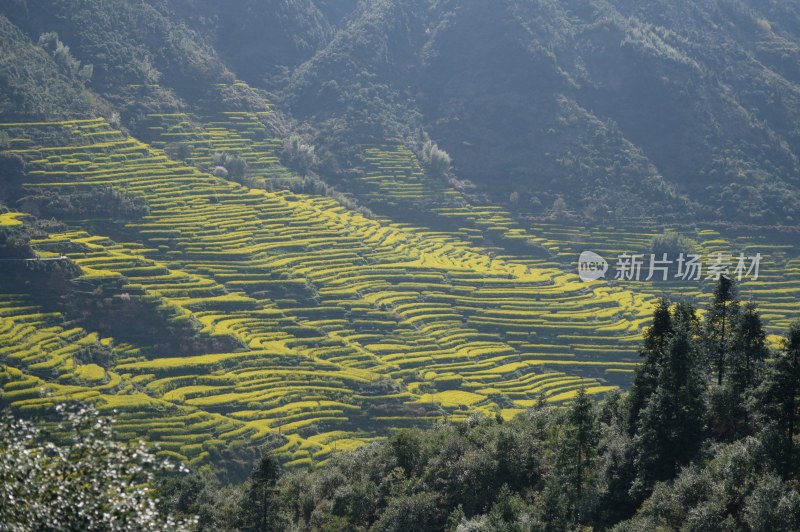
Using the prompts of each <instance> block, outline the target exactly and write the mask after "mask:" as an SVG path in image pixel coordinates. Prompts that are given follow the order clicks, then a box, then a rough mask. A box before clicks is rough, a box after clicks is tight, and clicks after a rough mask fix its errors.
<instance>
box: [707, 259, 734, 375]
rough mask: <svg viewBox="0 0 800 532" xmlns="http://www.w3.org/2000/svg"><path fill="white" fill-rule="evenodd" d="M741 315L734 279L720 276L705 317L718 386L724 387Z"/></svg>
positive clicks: (712, 364)
mask: <svg viewBox="0 0 800 532" xmlns="http://www.w3.org/2000/svg"><path fill="white" fill-rule="evenodd" d="M738 313H739V301H738V300H737V299H736V285H735V284H734V282H733V280H732V279H729V278H728V277H725V276H724V275H723V276H720V278H719V281H718V282H717V286H716V288H714V299H713V300H712V302H711V306H710V307H709V308H708V311H707V312H706V317H705V328H706V342H707V344H708V345H707V349H708V353H709V355H710V362H711V363H710V366H711V368H712V371H714V372H715V373H716V375H717V384H718V385H720V386H721V385H722V379H723V378H724V376H725V367H726V365H727V363H728V361H727V353H728V352H729V351H730V347H731V333H730V331H731V330H732V329H733V326H734V324H735V321H736V318H737V316H738Z"/></svg>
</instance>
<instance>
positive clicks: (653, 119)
mask: <svg viewBox="0 0 800 532" xmlns="http://www.w3.org/2000/svg"><path fill="white" fill-rule="evenodd" d="M2 14H3V15H4V16H6V17H7V18H8V19H9V20H10V21H11V23H13V24H14V25H15V26H16V27H17V29H18V30H21V31H22V32H24V33H25V34H26V35H28V37H29V39H31V41H32V42H33V43H35V42H37V41H38V39H39V37H40V35H42V34H45V33H48V32H56V33H57V34H58V38H59V39H60V41H61V42H63V44H64V45H65V46H66V47H68V48H69V52H70V53H71V54H72V56H73V57H74V58H75V59H76V60H77V61H82V62H83V63H84V65H86V64H91V65H92V67H93V72H92V75H91V78H90V79H89V78H86V79H84V80H83V81H84V82H85V83H86V86H87V87H88V89H90V90H91V91H93V92H94V93H96V94H99V95H101V96H102V97H103V98H105V99H107V100H108V101H109V102H111V103H112V104H113V105H114V106H115V107H116V109H117V110H118V111H119V112H121V114H122V117H123V121H124V123H125V124H126V125H128V126H129V127H131V128H132V130H133V131H135V130H136V127H137V118H140V117H141V115H142V114H143V113H147V112H156V111H158V112H165V111H169V110H177V109H202V108H203V106H206V107H208V106H209V105H219V104H220V101H219V98H218V97H212V96H211V95H210V94H209V91H208V88H209V87H210V86H212V85H213V84H219V83H227V82H230V81H232V80H233V79H234V78H235V77H238V78H241V79H243V80H245V81H247V82H248V83H249V84H250V86H252V87H253V88H255V89H256V90H260V89H263V90H269V91H272V92H273V93H274V95H276V96H278V97H279V98H278V101H279V102H281V103H282V105H281V110H282V111H283V112H285V113H287V114H289V115H291V116H292V117H293V118H294V119H296V120H299V121H301V122H306V123H307V126H306V128H307V129H308V130H309V131H310V132H311V134H312V136H313V137H314V139H315V142H316V144H317V145H318V146H317V147H318V151H319V152H320V153H325V154H327V155H329V156H330V157H329V158H327V159H325V160H326V161H327V162H328V166H327V167H326V168H324V170H325V173H326V175H327V178H328V179H330V180H333V181H336V180H337V179H344V181H345V182H344V184H342V185H341V186H342V187H344V188H347V186H348V184H347V179H346V176H345V175H340V174H341V166H342V165H341V164H340V165H337V164H335V163H336V161H338V162H339V163H345V164H344V166H348V165H349V166H352V165H353V164H354V163H355V160H354V159H353V155H354V149H353V146H354V145H357V144H370V143H382V142H385V141H387V140H389V141H402V142H405V143H407V144H408V145H409V146H411V147H414V146H420V145H421V143H422V140H423V135H426V134H427V135H429V136H430V137H431V138H432V139H433V140H434V141H436V142H437V143H438V144H439V145H440V146H441V147H442V148H444V149H445V150H446V151H447V152H449V154H450V155H451V156H452V158H453V161H454V168H453V171H454V173H455V175H456V176H457V177H458V178H459V179H462V180H464V179H465V180H470V181H472V182H474V183H475V184H476V185H477V186H478V187H479V189H480V190H481V191H483V192H486V194H488V196H489V197H490V198H491V199H492V200H493V201H495V202H500V203H505V204H509V203H512V202H513V206H514V208H515V209H516V210H518V211H520V212H521V213H524V214H531V215H543V214H547V213H548V212H549V211H550V210H551V208H552V206H553V202H554V200H555V199H556V198H557V197H560V196H561V197H563V198H564V199H565V201H566V207H567V209H568V210H569V211H571V212H572V213H574V214H575V215H577V216H579V217H583V218H586V219H590V220H601V219H604V218H608V217H609V216H614V217H619V216H628V217H635V216H639V215H647V216H651V215H655V216H662V217H667V219H669V218H670V217H671V218H672V219H678V220H681V221H686V220H687V218H688V219H689V220H694V219H698V218H699V219H705V220H716V219H722V220H728V221H738V222H745V223H755V224H776V223H779V224H790V225H791V224H792V223H794V222H796V220H797V216H798V213H797V205H798V204H800V201H798V200H799V199H800V198H799V197H798V193H797V187H798V181H797V176H798V173H800V172H799V170H800V168H799V165H800V163H798V155H799V154H798V150H799V149H800V148H798V146H799V145H800V137H799V136H798V135H800V134H798V132H797V128H796V123H797V122H798V118H800V116H798V114H799V113H800V93H799V92H798V86H797V83H798V82H799V81H800V78H799V77H800V65H798V49H799V48H798V46H800V43H798V35H800V33H799V32H800V21H798V13H797V8H796V7H793V6H792V5H791V3H789V4H787V3H785V2H768V3H767V2H750V3H747V2H741V1H739V0H735V1H734V0H725V1H722V0H719V1H713V2H705V3H703V4H697V3H694V2H683V1H677V0H670V1H666V2H657V3H644V4H643V3H641V2H625V1H618V2H605V1H583V0H568V1H563V2H555V1H528V0H514V1H504V2H494V3H489V2H483V1H477V0H476V1H437V2H433V1H428V0H412V1H389V0H374V1H364V2H360V3H356V2H336V3H334V2H314V1H312V0H298V1H292V2H270V1H255V0H252V1H251V0H248V1H246V2H239V3H237V4H236V5H235V6H227V5H225V6H223V4H222V3H220V2H213V1H200V0H181V1H179V2H160V1H156V0H150V1H145V0H138V1H136V2H97V1H88V0H85V1H78V0H74V1H64V0H60V1H56V0H47V1H45V2H36V3H32V2H26V1H25V0H5V1H4V2H3V7H2ZM4 35H7V36H6V37H5V38H6V39H11V40H15V41H18V40H19V38H20V35H19V33H18V32H17V31H13V30H12V29H11V27H10V26H8V27H6V28H5V30H4ZM39 61H40V62H41V61H45V58H44V57H42V58H39ZM28 68H30V67H28ZM51 68H52V67H51ZM42 69H45V67H42ZM62 70H63V67H62ZM43 72H44V70H43ZM73 74H77V72H75V73H72V72H61V73H60V77H62V78H63V77H67V78H70V77H71V78H75V77H76V75H73ZM37 75H44V74H39V73H38V72H37ZM4 76H5V77H6V78H8V81H6V83H19V80H18V78H19V74H18V73H14V72H13V70H9V71H7V72H6V73H5V75H4ZM15 79H17V81H14V80H15ZM80 81H81V80H80V79H77V80H76V81H75V82H80ZM45 83H46V84H50V83H55V81H54V80H47V81H45ZM142 86H144V88H142ZM36 90H37V89H36V88H35V87H34V86H33V85H31V86H28V87H26V88H23V89H18V92H19V91H22V93H24V92H25V91H29V92H30V93H31V94H35V92H36ZM52 93H53V94H56V93H57V94H58V97H59V98H62V99H63V98H70V99H71V100H72V101H71V102H70V103H68V104H61V105H60V106H61V108H62V109H63V108H65V105H66V106H69V107H70V108H72V109H74V110H76V111H78V110H85V105H86V104H85V102H84V100H85V99H86V95H85V94H81V91H78V90H76V89H74V88H73V89H72V91H64V90H59V91H52ZM229 96H231V97H229V98H228V99H227V101H226V105H228V106H232V107H238V108H246V107H247V106H248V105H253V103H254V100H256V101H257V100H258V96H257V94H252V91H247V94H237V95H236V96H235V97H233V95H229ZM54 97H55V96H54ZM18 98H23V96H22V94H20V95H19V96H18ZM32 98H33V97H32V96H30V97H29V99H32ZM19 101H20V102H22V101H23V100H19ZM32 101H34V102H35V101H37V100H35V99H32ZM9 103H12V102H9ZM13 103H16V102H13ZM28 105H32V104H28ZM36 105H37V106H35V107H30V111H51V112H52V109H51V108H50V107H52V102H51V101H44V100H39V101H38V104H36ZM95 105H97V102H95ZM6 108H7V110H9V111H10V109H9V108H8V106H7V107H6ZM106 110H107V109H106ZM107 111H108V110H107ZM350 186H352V183H350ZM515 193H516V194H515ZM512 194H513V195H514V196H513V200H510V198H511V196H512Z"/></svg>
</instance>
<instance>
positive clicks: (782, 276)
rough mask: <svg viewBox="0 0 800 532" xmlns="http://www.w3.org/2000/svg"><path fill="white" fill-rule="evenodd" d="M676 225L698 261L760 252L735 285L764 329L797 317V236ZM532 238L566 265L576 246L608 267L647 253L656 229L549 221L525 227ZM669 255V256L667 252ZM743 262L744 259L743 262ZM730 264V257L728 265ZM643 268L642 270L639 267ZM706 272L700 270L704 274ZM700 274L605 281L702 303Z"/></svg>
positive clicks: (709, 283) (708, 284)
mask: <svg viewBox="0 0 800 532" xmlns="http://www.w3.org/2000/svg"><path fill="white" fill-rule="evenodd" d="M675 230H676V231H679V232H681V233H682V234H684V235H686V236H688V237H690V238H691V239H692V240H694V241H695V242H696V244H697V249H696V250H695V253H697V254H699V255H701V256H702V257H703V258H704V260H703V262H704V263H706V264H707V263H708V262H713V260H714V257H716V256H717V254H722V255H723V256H732V257H738V256H739V254H741V253H743V254H744V255H745V256H746V257H751V256H754V255H755V254H756V253H759V254H761V255H762V257H763V259H762V260H761V263H760V268H759V275H758V279H752V275H751V276H749V277H748V276H746V275H745V276H743V278H742V280H741V283H740V286H739V291H740V298H741V299H742V300H745V301H746V300H753V301H755V302H756V303H757V304H758V306H759V309H760V310H761V312H762V316H763V317H764V318H765V320H766V325H767V327H768V329H769V330H770V332H772V333H773V334H775V335H780V334H782V333H784V332H785V330H786V329H787V328H788V327H789V324H790V323H791V322H792V321H793V320H797V319H800V242H799V241H798V239H797V234H796V233H792V232H790V231H788V230H787V231H777V230H772V231H767V230H764V231H762V232H761V233H759V234H752V233H750V232H746V231H738V232H737V231H736V230H731V229H728V230H723V229H721V230H719V231H717V230H712V229H701V228H697V227H676V228H675ZM529 231H530V233H531V234H534V235H536V237H537V238H538V243H539V244H540V245H541V246H543V247H545V248H547V249H548V250H550V252H551V253H552V255H553V257H554V260H556V261H557V262H558V263H559V264H560V265H561V266H562V268H564V269H565V270H568V271H576V270H577V260H578V257H579V255H580V253H581V252H583V251H585V250H591V251H594V252H596V253H598V254H600V255H601V256H603V257H605V258H606V260H608V262H609V265H610V266H611V267H612V268H613V266H614V263H615V261H616V257H618V256H619V255H620V254H622V253H629V254H630V253H645V254H646V253H649V251H648V248H649V246H650V243H651V242H652V240H653V238H654V237H655V236H657V235H658V234H659V233H661V232H662V231H661V230H657V229H655V228H653V227H647V226H643V227H640V228H638V229H637V230H635V231H632V230H630V229H628V230H621V229H609V228H605V229H599V228H598V229H590V228H586V227H569V226H564V225H555V224H536V225H534V226H532V227H531V228H530V230H529ZM673 259H674V257H673ZM748 264H749V262H748ZM735 265H736V260H735V259H734V261H733V264H732V267H731V270H733V267H735ZM643 271H644V270H643ZM707 273H708V272H707V271H706V274H707ZM706 274H704V275H703V279H701V281H699V282H698V281H681V280H675V279H671V280H667V281H663V280H661V279H658V278H656V280H652V281H645V280H643V279H644V275H643V276H642V280H640V281H635V280H630V281H626V280H619V281H614V280H613V274H610V275H609V278H610V280H611V284H613V285H617V286H619V287H622V288H625V289H626V290H631V291H635V292H637V293H642V294H651V295H665V296H669V297H670V298H672V299H676V298H683V299H685V300H687V301H691V302H693V303H695V304H698V305H701V306H702V305H704V304H705V303H707V301H708V299H709V297H710V294H711V293H712V291H713V283H714V281H713V280H708V279H706V276H707V275H706Z"/></svg>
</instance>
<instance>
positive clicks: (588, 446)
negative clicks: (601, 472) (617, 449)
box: [569, 387, 596, 523]
mask: <svg viewBox="0 0 800 532" xmlns="http://www.w3.org/2000/svg"><path fill="white" fill-rule="evenodd" d="M569 424H570V426H571V428H572V431H571V432H572V439H573V445H574V449H575V475H574V483H575V498H576V500H575V521H576V522H578V523H580V522H581V515H580V504H581V499H582V498H583V486H584V480H585V471H586V468H587V465H588V462H589V460H590V453H591V452H592V450H593V449H594V447H595V445H594V443H595V439H596V434H595V432H596V431H595V415H594V403H593V402H592V400H591V399H589V396H588V395H586V389H585V388H583V387H582V388H581V389H580V390H578V395H577V397H576V398H575V402H574V403H573V405H572V408H571V409H570V413H569Z"/></svg>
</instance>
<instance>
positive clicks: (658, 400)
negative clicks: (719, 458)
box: [634, 303, 705, 495]
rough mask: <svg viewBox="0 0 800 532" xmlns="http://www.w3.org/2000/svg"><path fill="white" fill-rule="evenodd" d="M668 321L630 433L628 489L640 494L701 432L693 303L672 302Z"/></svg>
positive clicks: (692, 449) (681, 459)
mask: <svg viewBox="0 0 800 532" xmlns="http://www.w3.org/2000/svg"><path fill="white" fill-rule="evenodd" d="M672 324H673V325H672V326H673V333H672V335H671V336H670V339H669V343H668V347H667V350H666V352H665V355H666V356H665V358H664V360H663V361H662V364H661V365H660V367H659V371H658V375H657V386H656V390H655V391H654V392H653V394H652V395H651V396H650V397H649V399H648V400H647V403H646V405H645V408H644V409H643V410H642V413H641V417H640V419H639V423H638V425H637V431H636V436H635V438H634V443H635V446H636V456H637V481H636V483H635V486H634V491H636V492H638V493H639V494H640V495H641V494H642V493H647V492H649V491H650V489H652V486H653V484H654V483H655V482H657V481H661V480H667V479H670V478H672V477H673V476H674V475H675V474H676V472H677V471H678V469H679V468H680V467H681V466H682V465H685V464H687V463H688V462H689V461H690V460H691V459H692V457H693V456H694V455H695V453H696V452H697V450H698V448H699V447H700V443H701V441H702V438H703V427H704V417H705V415H704V414H705V397H704V396H705V380H704V378H703V371H702V361H701V359H700V351H699V349H698V345H697V344H698V342H697V334H696V333H697V318H696V316H695V312H694V309H693V308H692V307H691V306H690V305H686V304H683V303H679V304H677V305H676V306H675V308H674V310H673V312H672Z"/></svg>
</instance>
